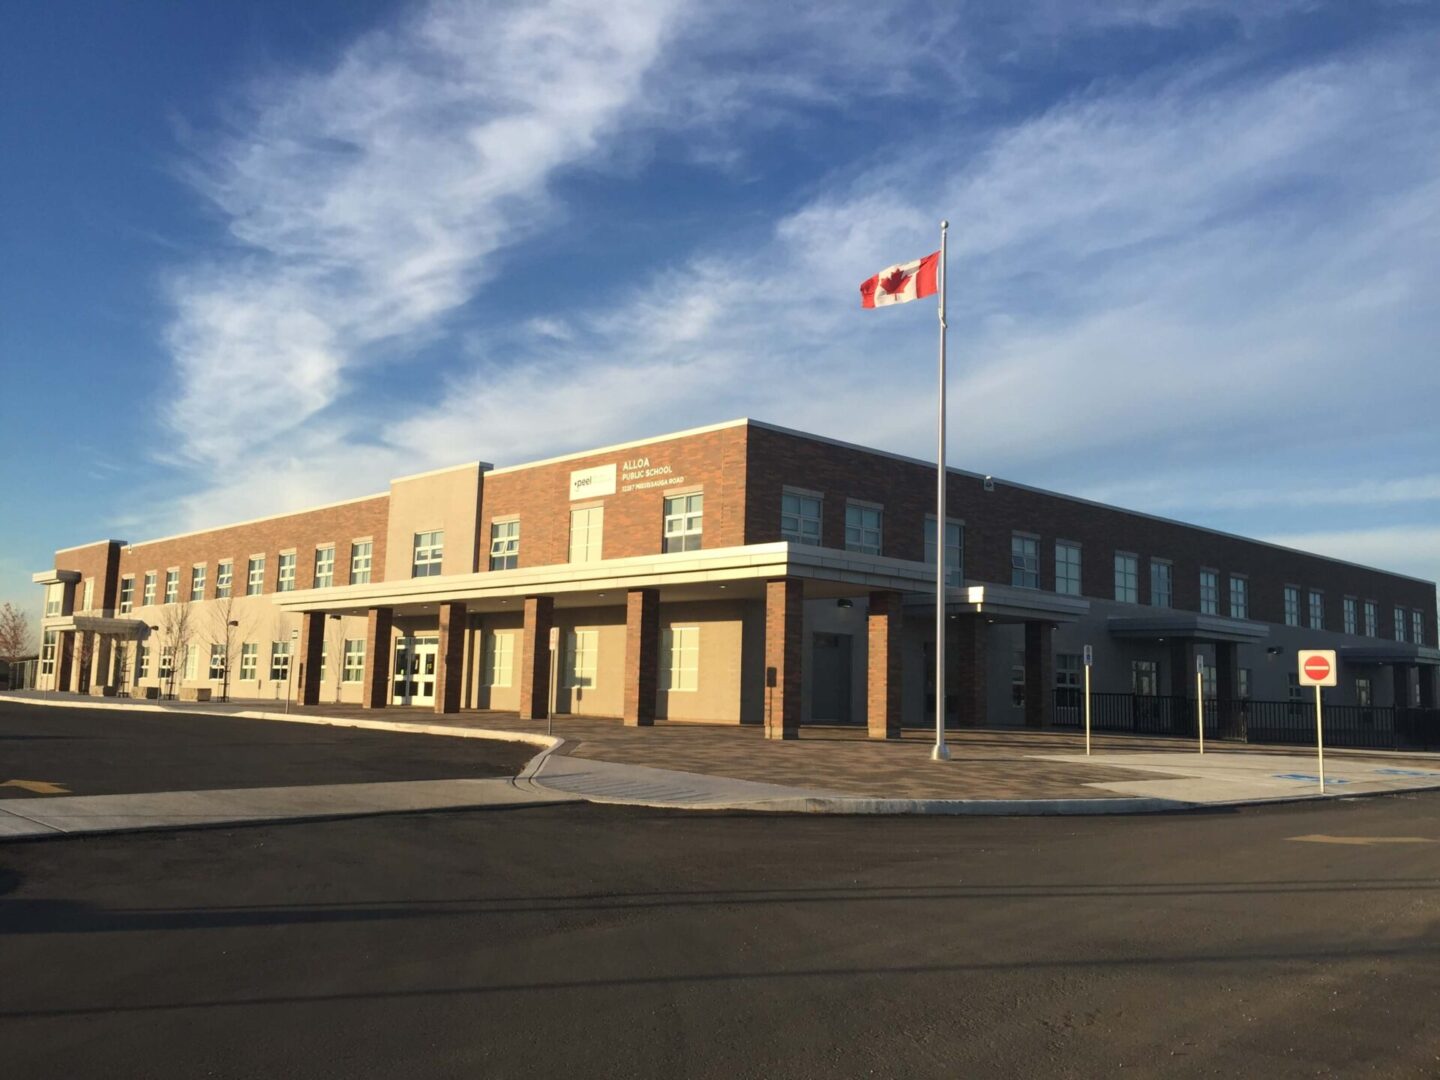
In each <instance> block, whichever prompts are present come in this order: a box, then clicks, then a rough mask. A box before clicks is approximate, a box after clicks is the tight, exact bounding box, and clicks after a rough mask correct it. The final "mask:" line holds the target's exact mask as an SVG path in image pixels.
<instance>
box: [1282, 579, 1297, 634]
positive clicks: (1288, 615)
mask: <svg viewBox="0 0 1440 1080" xmlns="http://www.w3.org/2000/svg"><path fill="white" fill-rule="evenodd" d="M1285 625H1286V626H1299V625H1300V589H1299V588H1298V587H1297V586H1294V585H1286V586H1285Z"/></svg>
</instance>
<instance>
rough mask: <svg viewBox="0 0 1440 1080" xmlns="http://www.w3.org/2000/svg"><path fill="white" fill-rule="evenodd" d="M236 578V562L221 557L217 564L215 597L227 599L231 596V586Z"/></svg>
mask: <svg viewBox="0 0 1440 1080" xmlns="http://www.w3.org/2000/svg"><path fill="white" fill-rule="evenodd" d="M234 579H235V564H234V563H233V562H231V561H230V560H229V559H221V560H220V562H219V563H217V564H216V566H215V599H216V600H225V599H228V598H229V596H230V586H231V583H232V582H233V581H234Z"/></svg>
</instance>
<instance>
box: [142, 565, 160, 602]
mask: <svg viewBox="0 0 1440 1080" xmlns="http://www.w3.org/2000/svg"><path fill="white" fill-rule="evenodd" d="M159 576H160V575H159V574H158V573H157V572H156V571H154V570H146V571H145V584H144V586H143V587H142V592H141V593H140V606H141V607H154V606H155V589H156V586H157V584H158V582H159Z"/></svg>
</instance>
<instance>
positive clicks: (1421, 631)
mask: <svg viewBox="0 0 1440 1080" xmlns="http://www.w3.org/2000/svg"><path fill="white" fill-rule="evenodd" d="M1410 640H1411V642H1412V643H1414V644H1416V645H1424V644H1425V613H1424V612H1423V611H1412V612H1411V613H1410Z"/></svg>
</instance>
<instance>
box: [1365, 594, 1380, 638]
mask: <svg viewBox="0 0 1440 1080" xmlns="http://www.w3.org/2000/svg"><path fill="white" fill-rule="evenodd" d="M1379 633H1380V612H1379V609H1378V608H1377V606H1376V604H1375V601H1374V600H1366V601H1365V636H1366V637H1376V636H1378V635H1379Z"/></svg>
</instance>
